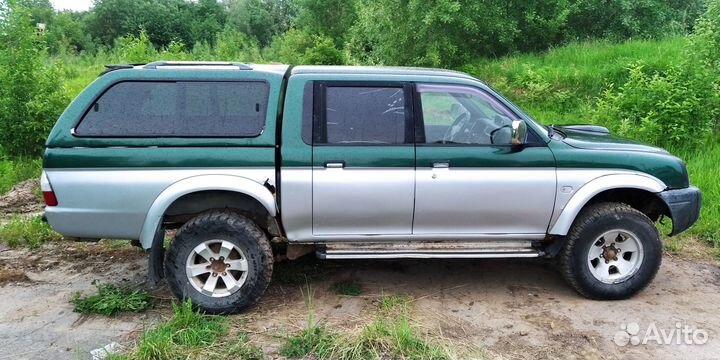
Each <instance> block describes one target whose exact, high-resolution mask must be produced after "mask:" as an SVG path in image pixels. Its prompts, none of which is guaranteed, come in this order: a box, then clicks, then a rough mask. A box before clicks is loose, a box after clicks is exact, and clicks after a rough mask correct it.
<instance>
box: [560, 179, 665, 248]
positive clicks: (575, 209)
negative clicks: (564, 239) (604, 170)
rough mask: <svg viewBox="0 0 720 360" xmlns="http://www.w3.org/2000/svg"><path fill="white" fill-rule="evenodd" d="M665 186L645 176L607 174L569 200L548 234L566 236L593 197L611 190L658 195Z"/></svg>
mask: <svg viewBox="0 0 720 360" xmlns="http://www.w3.org/2000/svg"><path fill="white" fill-rule="evenodd" d="M666 188H667V186H665V184H664V183H663V182H662V181H660V180H659V179H657V178H655V177H653V176H650V175H645V174H608V175H604V176H600V177H598V178H595V179H593V180H591V181H589V182H588V183H586V184H585V185H583V186H582V187H581V188H580V189H579V190H578V191H576V192H575V194H574V195H573V196H572V197H571V198H570V200H569V201H568V202H567V204H566V205H565V207H564V208H563V209H562V212H561V213H560V216H559V217H558V219H557V220H556V221H555V223H554V224H551V226H550V230H549V231H548V234H550V235H562V236H564V235H567V233H568V232H569V231H570V227H571V226H572V224H573V222H574V221H575V218H576V217H577V215H578V214H579V213H580V211H581V210H582V209H583V207H585V205H586V204H587V203H588V202H589V201H590V199H592V198H593V197H594V196H595V195H597V194H599V193H601V192H603V191H607V190H612V189H639V190H645V191H648V192H651V193H659V192H661V191H663V190H665V189H666Z"/></svg>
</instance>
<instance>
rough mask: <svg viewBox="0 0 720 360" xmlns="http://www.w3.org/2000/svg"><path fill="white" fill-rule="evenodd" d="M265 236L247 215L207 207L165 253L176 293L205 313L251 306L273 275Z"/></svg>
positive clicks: (167, 271)
mask: <svg viewBox="0 0 720 360" xmlns="http://www.w3.org/2000/svg"><path fill="white" fill-rule="evenodd" d="M272 268H273V255H272V250H271V248H270V242H269V241H268V239H267V236H265V234H264V233H263V232H262V230H260V228H258V226H257V225H256V224H255V223H253V222H252V221H251V220H249V219H248V218H246V217H244V216H241V215H238V214H235V213H232V212H226V211H210V212H207V213H204V214H201V215H198V216H197V217H195V218H193V219H192V220H190V221H189V222H187V223H186V224H185V225H183V226H182V227H181V228H180V230H179V231H178V233H177V234H176V235H175V239H173V241H172V243H171V244H170V248H169V250H168V252H167V253H166V255H165V276H166V278H167V281H168V285H169V286H170V289H171V290H172V292H173V293H174V294H175V296H177V297H178V298H180V299H188V298H189V299H191V300H192V302H193V304H194V305H195V306H197V307H198V308H200V309H202V310H204V311H205V312H207V313H212V314H228V313H237V312H240V311H242V310H243V309H245V308H247V307H249V306H252V305H253V304H255V303H256V302H257V300H258V299H259V298H260V296H261V295H262V294H263V292H264V291H265V289H266V288H267V286H268V284H269V283H270V279H271V277H272Z"/></svg>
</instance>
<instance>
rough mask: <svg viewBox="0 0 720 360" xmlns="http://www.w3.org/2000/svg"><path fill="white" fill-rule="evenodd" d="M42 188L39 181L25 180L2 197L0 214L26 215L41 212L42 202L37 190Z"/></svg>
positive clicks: (0, 196) (0, 198)
mask: <svg viewBox="0 0 720 360" xmlns="http://www.w3.org/2000/svg"><path fill="white" fill-rule="evenodd" d="M39 186H40V183H39V181H38V180H37V179H30V180H25V181H23V182H21V183H19V184H17V185H15V186H13V188H12V189H11V190H10V191H9V192H7V193H6V194H4V195H0V214H3V213H5V214H10V213H15V214H25V213H33V212H39V211H42V209H43V204H42V202H41V201H40V200H39V199H38V198H37V197H36V195H35V191H36V190H35V189H37V188H38V187H39Z"/></svg>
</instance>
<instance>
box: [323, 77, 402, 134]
mask: <svg viewBox="0 0 720 360" xmlns="http://www.w3.org/2000/svg"><path fill="white" fill-rule="evenodd" d="M325 94H326V96H325V109H324V110H325V121H324V123H322V124H319V125H320V126H317V127H316V128H317V129H315V131H318V132H320V134H316V135H317V136H315V140H316V141H315V142H316V143H318V142H320V143H328V144H378V145H383V144H404V143H407V142H410V140H411V139H410V138H411V136H408V132H407V129H408V126H407V121H406V117H405V115H406V114H405V112H406V109H405V93H404V89H403V88H402V87H339V86H328V87H327V88H326V90H325ZM320 119H322V118H320Z"/></svg>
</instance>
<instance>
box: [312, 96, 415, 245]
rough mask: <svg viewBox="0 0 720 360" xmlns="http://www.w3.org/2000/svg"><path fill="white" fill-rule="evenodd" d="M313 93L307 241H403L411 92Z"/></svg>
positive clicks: (409, 189)
mask: <svg viewBox="0 0 720 360" xmlns="http://www.w3.org/2000/svg"><path fill="white" fill-rule="evenodd" d="M314 92H315V96H314V106H313V109H314V110H313V112H314V118H313V129H312V133H313V136H312V137H313V140H312V142H313V152H312V157H313V170H312V208H313V214H312V222H313V235H314V236H325V235H355V236H357V235H402V234H411V232H412V218H413V202H414V196H415V193H414V192H415V149H414V146H413V141H414V132H413V116H412V113H413V112H412V101H410V98H411V96H412V89H411V87H410V86H408V85H406V84H402V83H369V82H316V83H315V90H314Z"/></svg>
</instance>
